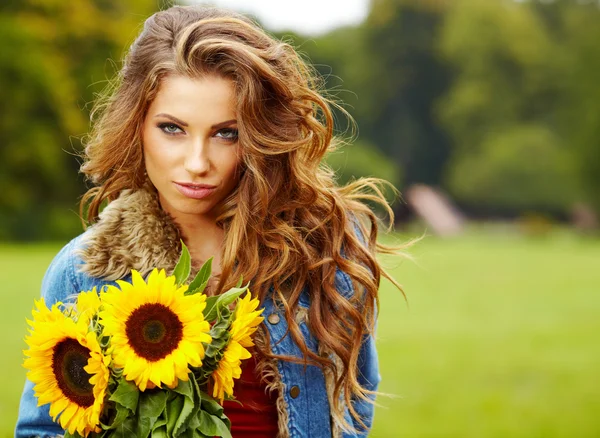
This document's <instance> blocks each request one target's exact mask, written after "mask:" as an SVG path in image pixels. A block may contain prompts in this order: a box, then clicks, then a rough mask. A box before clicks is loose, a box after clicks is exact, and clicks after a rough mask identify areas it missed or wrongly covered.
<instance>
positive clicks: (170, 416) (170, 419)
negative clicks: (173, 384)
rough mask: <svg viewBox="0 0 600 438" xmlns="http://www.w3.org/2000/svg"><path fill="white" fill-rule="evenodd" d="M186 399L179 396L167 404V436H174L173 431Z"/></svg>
mask: <svg viewBox="0 0 600 438" xmlns="http://www.w3.org/2000/svg"><path fill="white" fill-rule="evenodd" d="M184 398H185V397H182V396H180V395H177V396H176V397H175V398H173V399H170V400H169V401H168V402H167V435H168V436H173V430H174V429H175V425H176V424H177V420H178V419H179V414H180V413H181V410H182V409H183V403H184Z"/></svg>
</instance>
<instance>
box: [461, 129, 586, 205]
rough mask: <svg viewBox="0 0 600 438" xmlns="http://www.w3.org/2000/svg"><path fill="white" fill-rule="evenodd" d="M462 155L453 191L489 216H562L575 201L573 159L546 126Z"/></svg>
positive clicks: (497, 138) (512, 132)
mask: <svg viewBox="0 0 600 438" xmlns="http://www.w3.org/2000/svg"><path fill="white" fill-rule="evenodd" d="M478 149H479V150H477V151H472V152H470V153H468V154H467V153H465V154H457V157H456V158H457V161H456V162H455V163H454V166H452V167H451V173H450V181H449V185H450V188H451V190H452V193H454V195H455V196H456V198H457V199H459V200H460V201H462V202H465V203H469V204H472V205H478V206H479V207H483V208H487V209H489V210H492V209H497V210H505V211H511V210H513V211H515V210H516V211H519V210H527V209H539V210H549V211H561V210H562V209H564V208H565V207H567V206H568V205H569V204H570V202H572V201H573V198H572V196H573V193H576V188H575V187H573V182H574V181H575V180H576V176H575V175H574V173H575V171H574V166H573V163H572V156H571V155H570V154H569V153H568V151H565V150H564V149H562V148H561V145H560V143H559V141H558V139H557V138H556V136H555V135H554V133H553V132H552V131H550V130H549V129H547V128H546V127H543V126H535V125H532V126H511V127H510V129H507V130H506V131H505V132H502V133H498V134H496V135H493V136H489V137H488V138H486V139H485V140H484V142H483V144H482V145H481V146H480V147H479V148H478Z"/></svg>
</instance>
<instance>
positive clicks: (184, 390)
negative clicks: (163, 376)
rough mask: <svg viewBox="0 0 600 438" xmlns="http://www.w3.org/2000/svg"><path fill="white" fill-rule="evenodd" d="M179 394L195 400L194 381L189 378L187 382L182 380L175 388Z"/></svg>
mask: <svg viewBox="0 0 600 438" xmlns="http://www.w3.org/2000/svg"><path fill="white" fill-rule="evenodd" d="M173 391H175V392H176V393H177V394H181V395H183V396H185V397H187V398H189V399H190V400H192V401H193V400H194V388H193V386H192V381H191V380H188V381H187V382H185V381H183V380H180V381H179V383H178V384H177V386H176V387H175V388H173Z"/></svg>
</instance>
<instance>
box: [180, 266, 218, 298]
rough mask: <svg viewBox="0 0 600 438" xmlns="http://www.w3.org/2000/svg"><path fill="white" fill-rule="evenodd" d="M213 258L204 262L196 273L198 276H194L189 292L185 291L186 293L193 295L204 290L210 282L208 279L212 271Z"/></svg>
mask: <svg viewBox="0 0 600 438" xmlns="http://www.w3.org/2000/svg"><path fill="white" fill-rule="evenodd" d="M212 260H213V258H212V257H211V258H209V259H208V260H207V261H206V262H204V264H203V265H202V267H201V268H200V270H199V271H198V273H197V274H196V277H194V279H193V280H192V282H191V283H190V286H189V288H188V290H187V292H186V293H185V294H186V295H193V294H197V293H202V292H204V289H205V288H206V285H207V284H208V279H209V278H210V274H211V272H212Z"/></svg>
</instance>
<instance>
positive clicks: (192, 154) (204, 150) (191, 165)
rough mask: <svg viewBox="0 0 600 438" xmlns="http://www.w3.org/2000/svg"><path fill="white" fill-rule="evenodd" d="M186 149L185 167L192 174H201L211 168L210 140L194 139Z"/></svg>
mask: <svg viewBox="0 0 600 438" xmlns="http://www.w3.org/2000/svg"><path fill="white" fill-rule="evenodd" d="M188 146H189V147H188V148H187V150H186V155H185V163H184V168H185V170H186V171H188V172H189V173H191V174H195V175H201V174H205V173H206V172H208V171H209V170H210V166H211V163H210V154H209V150H208V142H207V141H205V140H203V139H198V140H195V141H193V142H192V143H191V144H189V145H188Z"/></svg>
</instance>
